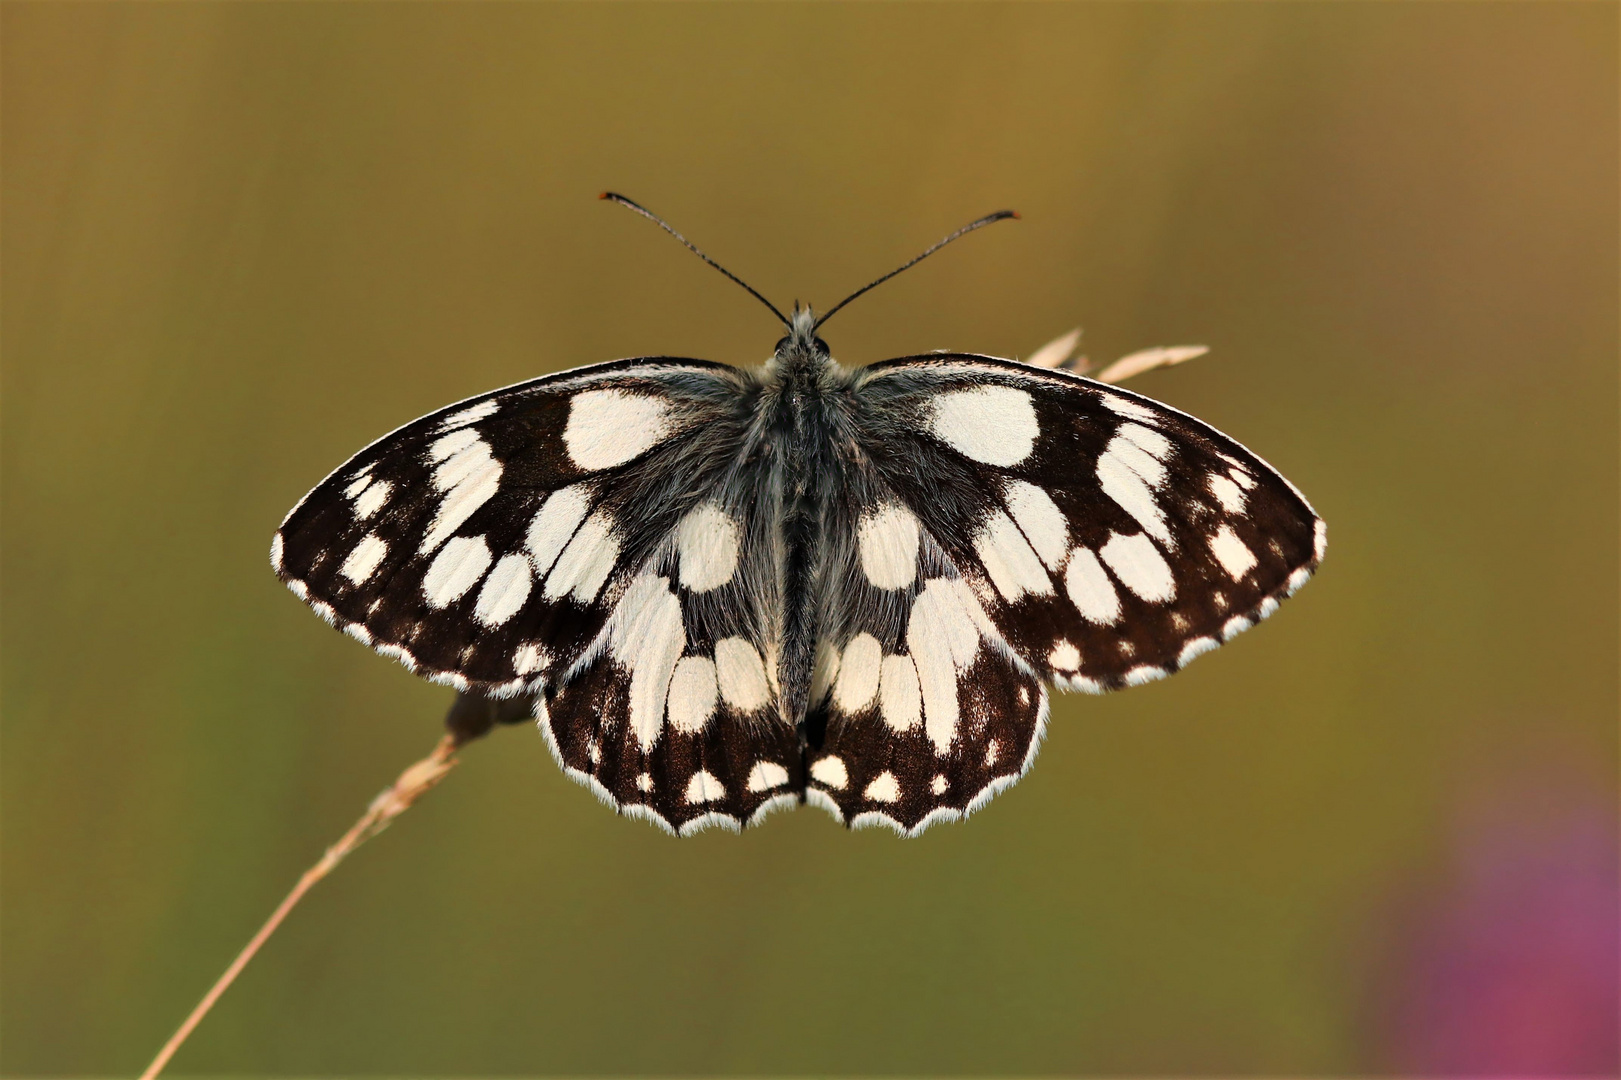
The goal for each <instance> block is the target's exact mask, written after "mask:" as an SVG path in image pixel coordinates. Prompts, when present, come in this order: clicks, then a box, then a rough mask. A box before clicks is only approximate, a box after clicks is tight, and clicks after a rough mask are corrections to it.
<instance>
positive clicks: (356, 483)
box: [343, 465, 371, 499]
mask: <svg viewBox="0 0 1621 1080" xmlns="http://www.w3.org/2000/svg"><path fill="white" fill-rule="evenodd" d="M370 483H371V466H370V465H368V466H366V468H365V470H364V471H362V472H361V473H360V475H358V476H356V477H355V478H354V479H353V480H351V481H349V486H348V487H346V488H344V489H343V494H344V496H345V497H347V498H350V499H353V498H355V497H356V496H358V495H359V494H360V493H361V492H362V491H365V490H366V485H368V484H370Z"/></svg>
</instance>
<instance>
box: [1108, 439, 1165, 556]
mask: <svg viewBox="0 0 1621 1080" xmlns="http://www.w3.org/2000/svg"><path fill="white" fill-rule="evenodd" d="M1145 469H1146V470H1148V472H1149V473H1150V474H1153V475H1157V476H1158V477H1159V478H1160V479H1161V480H1163V479H1164V476H1165V466H1163V465H1161V464H1160V463H1159V462H1157V461H1155V460H1154V459H1153V458H1151V457H1149V456H1148V455H1147V454H1145V453H1143V451H1142V450H1141V449H1140V448H1139V447H1138V446H1137V445H1136V444H1135V443H1133V442H1131V441H1130V440H1129V439H1123V438H1121V437H1120V436H1118V435H1116V436H1115V437H1114V439H1112V440H1111V441H1110V443H1109V446H1108V448H1107V449H1106V450H1104V452H1103V455H1102V456H1101V457H1099V458H1098V465H1097V477H1098V484H1099V486H1100V487H1102V488H1103V493H1104V494H1105V495H1107V496H1109V498H1111V499H1113V500H1114V501H1115V503H1116V504H1118V505H1119V507H1120V509H1122V510H1124V511H1125V512H1126V513H1128V514H1130V515H1131V516H1132V518H1134V519H1135V520H1136V522H1137V524H1139V525H1141V526H1142V527H1143V531H1144V532H1146V533H1148V535H1150V536H1152V537H1153V538H1154V539H1156V540H1158V541H1159V542H1160V543H1162V544H1164V545H1166V546H1167V547H1170V546H1172V543H1173V541H1172V539H1171V530H1170V528H1169V527H1168V526H1167V525H1166V524H1165V514H1164V512H1163V511H1162V510H1161V509H1160V507H1159V503H1158V502H1156V501H1155V499H1154V492H1153V489H1152V487H1151V485H1152V484H1154V483H1156V481H1154V480H1153V479H1152V478H1151V476H1150V475H1145V474H1144V472H1143V470H1145ZM1156 469H1157V470H1158V472H1157V473H1154V470H1156Z"/></svg>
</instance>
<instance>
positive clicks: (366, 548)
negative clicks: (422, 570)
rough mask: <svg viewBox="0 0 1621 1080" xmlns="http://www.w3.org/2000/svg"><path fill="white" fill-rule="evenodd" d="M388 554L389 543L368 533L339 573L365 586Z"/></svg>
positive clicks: (344, 561) (345, 561)
mask: <svg viewBox="0 0 1621 1080" xmlns="http://www.w3.org/2000/svg"><path fill="white" fill-rule="evenodd" d="M276 536H277V538H278V539H280V537H281V534H280V533H277V534H276ZM387 554H388V542H387V541H386V540H379V539H378V538H377V537H376V536H374V535H372V534H371V533H367V534H366V536H365V537H364V538H363V539H362V540H361V541H360V543H358V544H356V545H355V549H354V550H353V551H351V552H350V553H349V557H348V558H347V559H345V560H343V566H342V567H340V568H339V569H338V573H340V574H342V575H343V576H344V577H346V578H348V579H349V580H350V581H352V582H354V583H355V584H356V585H362V584H365V582H366V579H367V578H369V577H371V576H372V574H374V573H376V571H377V567H378V565H379V564H381V563H382V561H383V558H384V557H385V556H386V555H387Z"/></svg>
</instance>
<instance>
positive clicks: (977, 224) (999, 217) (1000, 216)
mask: <svg viewBox="0 0 1621 1080" xmlns="http://www.w3.org/2000/svg"><path fill="white" fill-rule="evenodd" d="M643 212H644V213H645V212H646V211H643ZM1018 216H1019V212H1018V211H1017V210H998V211H997V212H996V213H994V214H987V215H985V216H984V217H982V218H980V219H979V220H978V221H971V222H969V223H968V224H967V225H964V226H963V227H962V228H960V229H958V230H957V231H956V232H954V233H952V234H951V235H950V236H948V237H946V238H945V239H944V240H942V241H940V242H939V243H938V244H935V245H934V246H933V247H931V248H930V249H929V250H927V251H925V252H924V253H923V254H921V255H919V256H918V257H917V258H915V259H912V260H911V261H910V262H907V263H905V264H904V265H902V266H898V267H896V268H895V269H894V270H891V271H890V272H889V273H887V274H885V275H884V276H883V277H881V278H879V279H878V280H877V281H874V282H873V283H872V284H870V285H865V286H863V287H862V288H859V289H857V290H856V291H855V292H853V293H851V294H850V295H849V296H846V297H845V298H844V299H843V300H840V301H839V302H838V303H837V304H834V305H833V307H832V309H831V310H830V311H829V312H828V313H827V314H826V315H823V316H822V317H821V318H820V319H817V320H816V326H813V327H812V328H811V330H812V331H813V332H814V331H815V330H816V328H817V327H820V326H821V325H822V324H823V323H825V322H827V320H829V319H831V318H832V317H833V316H834V315H836V314H838V311H839V309H840V308H842V307H843V306H844V305H845V304H848V303H849V302H850V301H852V300H854V299H855V298H856V297H858V296H860V295H861V294H862V293H864V292H867V291H868V290H870V289H875V288H877V287H878V286H879V285H882V284H883V283H884V282H886V281H888V280H889V279H890V278H892V277H894V276H895V275H896V274H898V273H900V272H901V271H902V270H909V269H911V268H912V267H914V266H916V265H917V264H918V263H920V262H922V261H923V260H924V259H927V258H928V257H929V256H930V255H933V254H934V253H935V252H936V251H939V250H940V249H941V248H943V247H945V246H946V245H947V244H949V243H951V242H952V241H953V240H955V239H957V237H959V236H967V235H968V234H969V233H971V232H973V231H974V230H975V229H982V228H984V227H985V226H987V225H991V224H994V223H996V222H998V221H1003V220H1006V219H1007V218H1013V219H1015V220H1017V219H1018ZM655 220H656V219H655ZM665 228H667V229H668V228H669V226H668V225H666V226H665ZM672 231H674V230H672ZM750 291H753V290H750Z"/></svg>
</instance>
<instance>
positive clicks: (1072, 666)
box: [1047, 638, 1081, 671]
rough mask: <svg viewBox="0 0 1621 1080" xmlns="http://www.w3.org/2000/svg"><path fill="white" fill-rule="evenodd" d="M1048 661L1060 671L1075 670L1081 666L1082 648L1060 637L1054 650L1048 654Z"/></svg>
mask: <svg viewBox="0 0 1621 1080" xmlns="http://www.w3.org/2000/svg"><path fill="white" fill-rule="evenodd" d="M1047 663H1048V664H1049V665H1050V666H1052V667H1053V668H1055V669H1056V670H1058V671H1074V670H1076V669H1077V668H1079V667H1080V666H1081V650H1079V649H1077V648H1076V647H1075V646H1074V645H1072V644H1070V642H1068V641H1066V640H1065V639H1064V638H1059V639H1058V644H1057V645H1054V646H1053V651H1052V652H1050V653H1048V654H1047Z"/></svg>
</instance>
